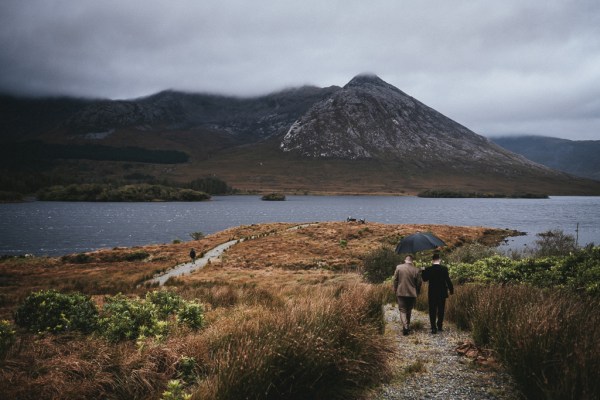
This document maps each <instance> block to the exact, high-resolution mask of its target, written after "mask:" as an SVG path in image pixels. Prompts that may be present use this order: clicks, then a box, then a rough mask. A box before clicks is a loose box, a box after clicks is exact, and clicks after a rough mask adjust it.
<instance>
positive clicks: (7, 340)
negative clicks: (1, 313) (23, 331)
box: [0, 320, 17, 360]
mask: <svg viewBox="0 0 600 400" xmlns="http://www.w3.org/2000/svg"><path fill="white" fill-rule="evenodd" d="M16 333H17V332H16V331H15V329H14V327H13V326H12V324H11V323H10V322H9V321H6V320H0V360H2V359H4V357H5V356H6V354H7V353H8V351H9V350H10V348H11V347H12V345H13V343H14V342H15V334H16Z"/></svg>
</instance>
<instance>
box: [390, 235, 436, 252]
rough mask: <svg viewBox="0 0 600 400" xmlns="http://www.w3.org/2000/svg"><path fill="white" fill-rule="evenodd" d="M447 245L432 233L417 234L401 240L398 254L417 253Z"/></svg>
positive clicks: (397, 247) (397, 249)
mask: <svg viewBox="0 0 600 400" xmlns="http://www.w3.org/2000/svg"><path fill="white" fill-rule="evenodd" d="M445 245H446V243H444V242H443V241H442V240H441V239H440V238H439V237H437V236H435V235H433V234H431V233H422V232H417V233H414V234H412V235H408V236H406V237H403V238H402V239H400V243H398V246H396V253H398V254H402V253H416V252H418V251H423V250H431V249H435V248H436V247H440V246H445Z"/></svg>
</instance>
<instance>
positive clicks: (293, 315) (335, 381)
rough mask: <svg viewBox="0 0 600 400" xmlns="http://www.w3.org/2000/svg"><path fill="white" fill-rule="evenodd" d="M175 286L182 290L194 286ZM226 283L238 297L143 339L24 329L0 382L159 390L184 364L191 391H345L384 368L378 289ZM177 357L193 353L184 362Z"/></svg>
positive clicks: (119, 392)
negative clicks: (200, 318)
mask: <svg viewBox="0 0 600 400" xmlns="http://www.w3.org/2000/svg"><path fill="white" fill-rule="evenodd" d="M179 290H180V293H181V294H182V296H183V297H185V298H189V297H190V296H195V295H197V294H202V293H200V292H197V293H194V290H193V289H190V288H185V289H182V288H179ZM222 290H224V289H223V288H217V291H222ZM231 290H232V291H235V292H237V293H238V295H237V296H238V297H237V301H236V304H234V305H229V304H227V305H220V306H217V307H215V308H213V310H212V311H211V313H212V315H211V316H210V317H208V318H207V319H208V320H209V321H210V323H209V324H208V327H207V328H206V329H204V330H202V331H199V332H192V331H190V330H186V329H183V328H182V329H178V330H176V331H174V332H172V334H171V335H169V337H168V338H167V339H165V340H162V341H156V340H153V339H146V341H145V342H144V343H143V346H140V343H137V344H136V343H135V342H134V341H125V342H122V343H109V342H108V341H106V340H104V339H102V338H100V337H97V336H93V335H92V336H83V335H77V334H72V333H71V334H61V335H44V336H34V335H26V336H22V337H21V344H20V346H19V350H18V351H11V352H9V354H8V357H7V360H6V361H5V363H4V364H3V368H2V370H1V371H0V392H2V393H3V394H5V395H6V396H8V397H7V398H19V399H49V398H61V399H80V398H113V399H133V398H158V397H159V396H160V394H161V393H163V392H164V391H165V390H166V388H167V385H168V382H169V381H170V380H172V379H178V378H181V377H182V370H184V369H185V370H186V371H187V373H186V376H188V377H192V378H189V379H190V380H191V382H186V385H188V386H187V387H188V389H186V391H187V392H188V393H191V394H192V395H193V398H202V399H229V398H291V399H293V398H298V399H299V398H307V397H309V398H316V399H318V398H348V397H356V396H357V394H359V393H361V392H362V391H363V390H364V389H366V388H368V387H369V386H371V385H374V384H375V383H377V382H380V381H381V380H382V379H386V378H387V377H388V376H389V375H390V374H389V372H390V367H389V365H388V360H389V356H390V354H391V353H392V351H393V344H392V341H391V339H389V338H387V337H385V336H384V335H382V331H383V324H384V321H383V308H382V301H383V298H384V296H385V289H383V288H381V287H377V286H372V285H367V284H354V285H347V284H344V285H338V286H335V287H333V286H332V287H327V288H323V287H319V288H317V287H306V288H302V289H299V290H298V292H297V293H296V295H295V296H294V297H289V296H286V295H284V293H280V292H278V290H274V293H271V294H270V295H269V296H266V295H265V294H264V293H263V292H261V291H260V290H258V291H257V290H255V289H251V288H232V289H231ZM219 304H220V303H219ZM182 360H194V363H193V365H192V363H189V362H188V364H190V365H187V366H186V367H185V368H183V367H182Z"/></svg>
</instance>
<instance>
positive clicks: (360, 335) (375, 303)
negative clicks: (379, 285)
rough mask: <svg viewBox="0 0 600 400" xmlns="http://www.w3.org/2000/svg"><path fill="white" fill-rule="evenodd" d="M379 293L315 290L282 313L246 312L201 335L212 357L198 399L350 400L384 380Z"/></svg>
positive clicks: (385, 349) (387, 350) (385, 342)
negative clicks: (322, 399) (282, 399)
mask: <svg viewBox="0 0 600 400" xmlns="http://www.w3.org/2000/svg"><path fill="white" fill-rule="evenodd" d="M381 300H382V295H381V292H379V291H377V290H376V289H373V288H371V287H369V286H367V285H362V286H353V287H350V288H342V289H339V288H338V289H337V290H332V289H323V290H321V291H319V292H318V293H314V292H313V293H312V294H310V295H306V296H302V297H300V298H297V299H295V300H294V301H290V302H289V303H287V304H286V305H285V307H283V308H278V309H275V310H273V309H266V308H263V307H253V308H251V309H250V308H243V307H240V308H239V309H238V311H237V312H234V313H232V315H231V317H229V318H225V319H222V320H219V321H217V322H216V323H215V324H214V325H212V326H211V327H209V328H208V329H207V332H206V334H205V336H204V338H203V339H204V340H205V351H206V352H207V354H208V355H209V356H207V355H206V354H205V355H204V356H203V355H199V356H198V357H197V358H198V359H201V358H204V359H206V358H207V357H208V358H209V359H210V360H209V361H208V364H209V365H210V367H209V369H208V375H207V377H206V378H205V379H204V380H203V381H202V382H201V384H200V387H199V391H198V393H197V394H198V395H199V398H206V399H222V398H232V399H233V398H286V399H304V398H334V399H335V398H349V397H355V396H356V395H357V393H358V392H360V391H361V390H363V389H364V388H365V387H368V386H369V385H371V384H374V383H376V382H378V381H380V380H381V379H383V378H385V377H386V376H387V374H388V373H389V366H388V362H387V360H388V356H389V355H390V354H391V352H392V351H393V345H392V344H391V343H390V342H389V339H388V338H386V337H385V336H383V335H382V334H381V333H380V332H381V327H382V324H383V311H382V305H381Z"/></svg>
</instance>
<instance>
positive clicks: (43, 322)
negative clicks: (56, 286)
mask: <svg viewBox="0 0 600 400" xmlns="http://www.w3.org/2000/svg"><path fill="white" fill-rule="evenodd" d="M97 321H98V310H97V309H96V305H95V304H94V302H93V301H92V300H91V298H90V297H88V296H85V295H83V294H80V293H71V294H63V293H60V292H57V291H55V290H42V291H39V292H35V293H32V294H30V295H29V296H28V297H27V298H26V299H25V301H24V302H23V304H21V305H20V306H19V307H18V308H17V311H16V313H15V322H16V323H17V325H18V326H21V327H23V328H26V329H28V330H29V331H32V332H45V331H47V332H55V333H56V332H65V331H80V332H83V333H89V332H92V331H93V330H94V329H95V328H96V324H97Z"/></svg>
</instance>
